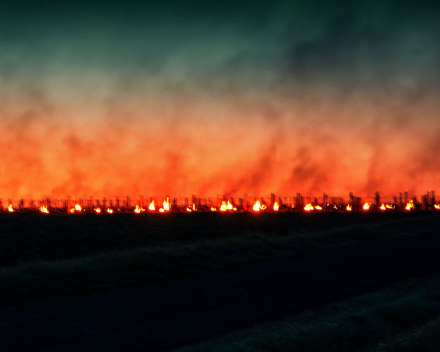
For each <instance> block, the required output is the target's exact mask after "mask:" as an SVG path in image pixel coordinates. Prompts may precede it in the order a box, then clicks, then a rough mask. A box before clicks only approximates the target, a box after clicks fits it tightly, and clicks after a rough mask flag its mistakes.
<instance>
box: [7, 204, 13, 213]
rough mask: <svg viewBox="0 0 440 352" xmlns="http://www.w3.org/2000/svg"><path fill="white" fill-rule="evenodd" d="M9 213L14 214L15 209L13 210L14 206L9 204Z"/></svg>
mask: <svg viewBox="0 0 440 352" xmlns="http://www.w3.org/2000/svg"><path fill="white" fill-rule="evenodd" d="M8 211H9V212H10V213H13V212H14V208H12V204H9V206H8Z"/></svg>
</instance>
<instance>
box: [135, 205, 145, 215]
mask: <svg viewBox="0 0 440 352" xmlns="http://www.w3.org/2000/svg"><path fill="white" fill-rule="evenodd" d="M141 211H145V209H144V208H142V207H140V206H139V205H137V204H136V208H135V209H134V212H135V213H136V214H139V213H140V212H141Z"/></svg>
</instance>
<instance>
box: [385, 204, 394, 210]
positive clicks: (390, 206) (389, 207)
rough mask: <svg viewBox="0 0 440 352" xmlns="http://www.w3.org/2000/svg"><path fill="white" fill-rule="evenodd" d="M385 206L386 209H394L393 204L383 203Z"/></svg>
mask: <svg viewBox="0 0 440 352" xmlns="http://www.w3.org/2000/svg"><path fill="white" fill-rule="evenodd" d="M385 208H387V209H394V205H391V204H386V205H385Z"/></svg>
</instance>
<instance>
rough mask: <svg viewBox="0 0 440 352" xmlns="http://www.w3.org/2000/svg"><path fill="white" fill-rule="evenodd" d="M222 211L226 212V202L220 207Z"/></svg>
mask: <svg viewBox="0 0 440 352" xmlns="http://www.w3.org/2000/svg"><path fill="white" fill-rule="evenodd" d="M220 211H226V202H225V201H222V205H220Z"/></svg>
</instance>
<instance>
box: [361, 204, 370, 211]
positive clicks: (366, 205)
mask: <svg viewBox="0 0 440 352" xmlns="http://www.w3.org/2000/svg"><path fill="white" fill-rule="evenodd" d="M370 206H371V203H365V204H364V206H363V208H362V209H364V210H365V211H367V210H370Z"/></svg>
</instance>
